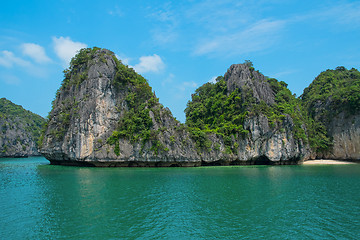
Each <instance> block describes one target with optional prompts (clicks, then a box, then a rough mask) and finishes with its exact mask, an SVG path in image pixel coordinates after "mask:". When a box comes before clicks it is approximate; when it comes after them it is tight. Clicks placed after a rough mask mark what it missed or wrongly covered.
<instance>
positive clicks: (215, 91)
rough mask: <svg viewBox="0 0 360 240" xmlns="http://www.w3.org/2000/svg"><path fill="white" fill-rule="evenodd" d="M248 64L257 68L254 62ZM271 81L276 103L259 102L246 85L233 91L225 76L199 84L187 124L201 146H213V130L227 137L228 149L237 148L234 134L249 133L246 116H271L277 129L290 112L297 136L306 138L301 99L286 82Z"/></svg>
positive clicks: (187, 111) (191, 104)
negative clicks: (229, 90) (246, 127)
mask: <svg viewBox="0 0 360 240" xmlns="http://www.w3.org/2000/svg"><path fill="white" fill-rule="evenodd" d="M245 64H246V65H248V66H249V68H250V70H251V71H255V69H254V68H253V67H252V63H251V62H250V61H248V62H245ZM267 81H268V82H269V84H270V86H271V89H272V90H273V92H274V94H275V102H276V104H274V105H269V104H266V103H265V102H263V101H261V102H257V101H256V99H255V98H254V97H253V92H252V90H251V89H250V88H249V87H246V86H245V87H243V88H242V89H241V90H240V89H236V90H235V91H233V92H232V93H230V94H229V93H228V90H227V86H226V82H225V80H224V77H222V76H219V77H218V78H217V79H216V83H215V84H213V83H206V84H204V85H203V86H201V87H199V88H198V89H197V90H196V91H195V93H194V94H193V95H192V99H191V101H189V102H188V104H187V108H186V109H185V114H186V125H187V126H188V127H189V130H190V133H191V136H192V138H193V139H194V140H195V142H196V143H197V146H198V147H199V148H203V149H209V147H210V146H211V143H210V142H209V141H208V140H207V133H209V132H212V133H216V134H218V135H220V136H222V137H223V139H224V142H225V145H227V146H228V147H229V148H228V150H227V152H232V151H234V150H235V149H234V146H231V144H232V143H233V142H234V141H233V140H232V137H231V136H233V137H235V139H236V138H237V137H245V136H246V134H247V133H248V131H247V130H246V129H244V127H243V126H244V122H245V119H246V118H247V117H249V116H254V115H259V114H264V115H265V116H267V117H268V119H269V123H270V126H271V127H273V128H275V127H279V126H281V123H282V121H283V120H284V119H285V118H286V115H290V116H291V117H292V118H293V121H294V133H295V137H296V138H297V139H302V140H303V141H306V139H307V138H306V134H305V130H304V129H303V127H302V124H303V121H304V118H303V117H302V114H301V107H300V103H299V100H298V99H296V97H295V96H294V95H292V93H291V92H290V90H289V89H287V84H286V83H284V82H278V81H277V80H276V79H274V78H269V79H267Z"/></svg>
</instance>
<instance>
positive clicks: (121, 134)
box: [0, 47, 360, 167]
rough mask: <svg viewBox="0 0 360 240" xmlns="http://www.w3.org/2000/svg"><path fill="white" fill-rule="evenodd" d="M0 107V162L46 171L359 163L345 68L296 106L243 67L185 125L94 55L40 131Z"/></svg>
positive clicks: (359, 137)
mask: <svg viewBox="0 0 360 240" xmlns="http://www.w3.org/2000/svg"><path fill="white" fill-rule="evenodd" d="M0 103H1V105H0V128H1V131H2V134H1V136H0V157H17V156H31V155H37V154H39V152H40V153H41V154H42V155H43V156H44V157H45V158H46V159H48V160H49V161H50V162H51V164H60V165H75V166H100V167H130V166H141V167H145V166H148V167H163V166H164V167H165V166H166V167H168V166H208V165H251V164H264V165H288V164H299V163H302V162H303V161H306V160H309V159H317V158H322V159H338V160H347V161H359V159H360V73H359V71H358V70H356V69H350V70H348V69H345V68H344V67H338V68H336V69H335V70H326V71H324V72H322V73H320V75H319V76H318V77H317V78H316V79H315V80H314V81H313V82H312V83H311V84H310V86H309V87H307V88H306V89H305V90H304V93H303V94H302V95H301V96H300V97H298V98H297V97H295V96H294V95H293V94H292V93H291V91H290V90H289V89H288V88H287V84H286V83H285V82H279V81H277V80H276V79H274V78H269V77H265V76H264V75H263V74H261V72H260V71H259V70H256V69H255V68H254V67H253V65H252V63H251V62H250V61H246V62H245V63H243V64H234V65H231V66H230V67H229V69H228V70H227V72H226V73H225V74H224V76H219V77H218V78H217V79H216V83H206V84H204V85H203V86H201V87H199V88H198V89H197V90H196V91H195V93H194V94H192V99H191V100H190V101H189V102H188V104H187V108H186V109H185V113H186V123H185V124H182V123H180V122H179V121H177V120H176V119H175V118H174V117H173V115H172V113H171V111H170V109H168V108H165V107H163V105H162V104H161V103H159V99H158V98H157V97H156V95H155V93H154V92H153V91H152V88H151V87H150V86H149V84H148V82H147V80H146V79H145V78H143V77H142V76H141V75H139V74H137V73H136V72H135V71H134V70H133V69H132V68H129V67H128V66H126V65H124V64H122V62H121V61H119V60H118V59H117V58H116V56H115V55H114V53H113V52H111V51H109V50H106V49H100V48H96V47H94V48H87V49H82V50H80V51H79V52H78V54H77V55H76V56H75V57H74V58H73V59H72V61H71V64H70V68H69V69H67V70H65V71H64V80H63V81H62V84H61V87H60V88H59V89H58V91H57V93H56V97H55V100H54V101H53V104H52V110H51V112H50V113H49V116H48V118H47V120H46V122H45V120H44V119H42V118H41V117H40V116H37V115H34V114H32V113H30V112H28V111H26V110H24V109H22V108H21V107H20V106H17V105H15V104H12V103H11V102H10V101H8V100H6V99H1V102H0ZM19 113H21V114H19ZM44 122H45V123H44ZM42 125H43V127H42V128H41V126H42ZM41 129H42V130H41Z"/></svg>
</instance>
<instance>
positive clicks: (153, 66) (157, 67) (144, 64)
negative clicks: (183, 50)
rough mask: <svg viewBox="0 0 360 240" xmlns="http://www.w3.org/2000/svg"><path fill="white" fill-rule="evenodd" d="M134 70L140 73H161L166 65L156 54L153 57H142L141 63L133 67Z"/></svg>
mask: <svg viewBox="0 0 360 240" xmlns="http://www.w3.org/2000/svg"><path fill="white" fill-rule="evenodd" d="M132 68H134V69H135V71H136V72H138V73H147V72H160V71H161V70H163V69H164V68H165V64H164V62H163V61H162V60H161V57H160V56H158V55H156V54H154V55H152V56H142V57H140V62H139V63H138V64H136V65H135V66H132Z"/></svg>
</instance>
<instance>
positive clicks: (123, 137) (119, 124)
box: [41, 48, 200, 166]
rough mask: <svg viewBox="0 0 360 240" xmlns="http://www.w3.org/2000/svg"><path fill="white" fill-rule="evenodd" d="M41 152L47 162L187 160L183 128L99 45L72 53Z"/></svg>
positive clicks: (189, 152) (190, 160)
mask: <svg viewBox="0 0 360 240" xmlns="http://www.w3.org/2000/svg"><path fill="white" fill-rule="evenodd" d="M47 126H48V127H47V130H46V132H45V134H44V140H43V143H42V146H41V153H42V154H43V155H44V156H45V157H46V158H47V159H48V160H50V162H51V163H53V164H64V165H88V166H172V165H174V166H187V165H189V166H193V165H199V163H200V158H199V156H198V154H197V152H196V150H195V149H194V148H193V145H194V143H193V141H192V140H191V139H190V137H189V133H188V132H187V131H186V130H185V128H184V126H182V125H181V124H180V123H179V122H178V121H176V120H175V119H174V118H173V116H172V114H171V112H170V111H169V110H168V109H166V108H163V106H162V105H161V104H159V102H158V99H157V98H156V96H155V95H154V94H153V92H152V91H151V88H150V87H149V86H148V83H147V82H146V80H145V79H143V78H142V77H141V76H139V75H138V74H136V73H135V72H134V71H133V70H132V69H129V68H128V67H126V66H124V65H122V64H121V63H120V62H119V61H118V60H117V59H116V57H115V55H114V54H113V53H112V52H110V51H108V50H105V49H97V48H94V49H83V50H82V51H81V52H80V53H79V54H78V55H77V56H76V58H75V59H73V62H72V66H71V68H70V70H69V71H68V72H67V73H66V75H65V79H64V81H63V84H62V87H61V88H60V90H59V91H58V94H57V96H56V99H55V101H54V104H53V109H52V111H51V112H50V117H49V122H48V125H47Z"/></svg>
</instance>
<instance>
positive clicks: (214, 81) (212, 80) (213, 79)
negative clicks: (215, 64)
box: [209, 76, 217, 83]
mask: <svg viewBox="0 0 360 240" xmlns="http://www.w3.org/2000/svg"><path fill="white" fill-rule="evenodd" d="M216 78H217V76H214V77H212V78H211V79H210V80H209V83H216Z"/></svg>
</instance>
